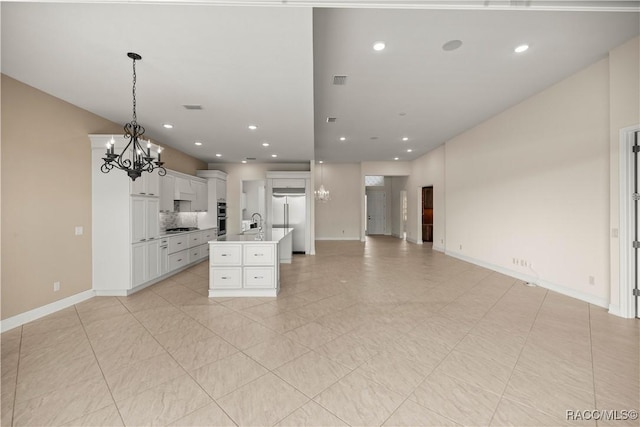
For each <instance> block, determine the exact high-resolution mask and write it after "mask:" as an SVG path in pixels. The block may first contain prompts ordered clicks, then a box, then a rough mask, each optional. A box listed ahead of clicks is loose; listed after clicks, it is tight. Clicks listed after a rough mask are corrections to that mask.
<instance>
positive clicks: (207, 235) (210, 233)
mask: <svg viewBox="0 0 640 427" xmlns="http://www.w3.org/2000/svg"><path fill="white" fill-rule="evenodd" d="M217 237H218V236H216V233H215V230H214V229H213V228H211V229H209V230H202V231H201V232H200V243H207V242H210V241H212V240H216V238H217Z"/></svg>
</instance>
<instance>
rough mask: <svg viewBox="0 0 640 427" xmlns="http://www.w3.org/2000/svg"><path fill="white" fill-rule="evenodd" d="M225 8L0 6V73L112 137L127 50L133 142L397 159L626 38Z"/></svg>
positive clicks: (556, 28) (296, 9)
mask: <svg viewBox="0 0 640 427" xmlns="http://www.w3.org/2000/svg"><path fill="white" fill-rule="evenodd" d="M231 3H232V2H222V1H214V0H212V1H208V2H207V1H204V2H199V3H198V4H180V2H172V3H167V4H157V3H151V2H149V3H147V2H144V1H141V2H136V3H134V4H132V3H125V4H123V3H115V2H114V3H97V2H95V3H94V2H83V3H6V2H4V3H2V4H1V8H2V72H3V73H4V74H7V75H9V76H11V77H13V78H16V79H18V80H20V81H22V82H24V83H26V84H29V85H31V86H34V87H36V88H38V89H41V90H43V91H45V92H47V93H50V94H51V95H54V96H56V97H59V98H61V99H63V100H65V101H68V102H70V103H72V104H75V105H77V106H79V107H82V108H84V109H87V110H89V111H92V112H94V113H96V114H98V115H100V116H103V117H105V118H107V119H110V120H112V121H115V122H118V123H123V124H124V123H125V122H127V121H129V120H130V119H131V84H132V63H131V60H130V59H129V58H128V57H127V56H126V53H127V52H131V51H133V52H137V53H139V54H140V55H142V60H141V61H139V62H138V63H137V65H136V68H137V79H138V82H137V112H138V122H140V123H141V124H142V125H143V126H145V128H146V129H147V136H149V137H150V138H152V139H154V140H156V141H158V142H160V143H165V144H168V145H171V146H173V147H175V148H178V149H180V150H182V151H184V152H186V153H188V154H190V155H192V156H195V157H197V158H200V159H202V160H204V161H206V162H240V161H241V160H244V159H246V158H250V159H255V160H249V161H250V162H251V161H256V162H268V161H278V162H288V161H308V160H312V159H316V160H325V161H330V162H357V161H378V160H392V159H395V158H397V159H399V160H411V159H414V158H416V157H419V156H421V155H422V154H424V153H425V152H427V151H428V150H430V149H433V148H435V147H437V146H438V145H441V144H443V143H444V142H446V141H447V140H448V139H450V138H451V137H453V136H455V135H456V134H459V133H461V132H463V131H465V130H466V129H469V128H470V127H473V126H474V125H476V124H478V123H480V122H482V121H484V120H486V119H487V118H489V117H491V116H493V115H495V114H496V113H499V112H500V111H503V110H505V109H506V108H508V107H510V106H512V105H514V104H516V103H518V102H520V101H522V100H524V99H526V98H527V97H529V96H531V95H533V94H535V93H537V92H539V91H540V90H542V89H544V88H546V87H548V86H550V85H553V84H554V83H556V82H558V81H560V80H562V79H563V78H565V77H567V76H569V75H570V74H572V73H574V72H576V71H578V70H580V69H581V68H584V67H585V66H587V65H589V64H591V63H593V62H595V61H597V60H599V59H601V58H604V57H606V55H607V52H608V51H609V50H610V49H611V48H613V47H615V46H618V45H619V44H621V43H623V42H624V41H626V40H628V39H630V38H632V37H634V36H636V35H638V33H639V31H640V21H639V19H640V18H639V17H640V15H639V13H638V10H640V9H639V8H638V7H639V6H638V3H639V2H584V1H583V2H541V1H538V2H536V1H515V2H514V1H509V2H505V1H475V2H474V1H466V2H443V1H440V2H437V1H407V2H358V1H350V2H349V1H346V2H338V1H336V2H332V3H331V4H330V6H334V7H326V6H327V2H317V1H316V2H312V1H288V2H276V1H251V2H249V1H246V2H243V1H241V2H233V4H235V5H234V6H230V4H231ZM391 6H393V7H391ZM454 40H459V41H461V42H462V43H461V45H460V46H459V47H458V48H457V49H454V50H446V49H443V46H444V45H445V44H446V43H447V42H450V41H454ZM375 42H384V44H385V48H384V49H383V50H380V51H376V50H374V49H373V44H374V43H375ZM457 44H459V43H457ZM521 44H527V45H529V49H528V50H527V51H526V52H523V53H516V52H514V48H515V47H517V46H519V45H521ZM454 45H455V44H454ZM334 76H346V79H342V81H340V82H339V83H344V84H334ZM185 105H188V106H193V105H197V106H201V109H196V110H193V109H187V108H185ZM329 117H331V118H334V119H335V121H331V122H330V123H329V122H328V121H327V119H328V118H329ZM164 124H171V125H173V128H172V129H166V128H164V127H163V125H164ZM250 125H255V126H257V128H256V129H254V130H251V129H249V128H248V126H250ZM195 142H200V143H201V145H195ZM264 144H268V146H264ZM409 150H411V151H409ZM217 155H219V156H217ZM273 155H275V156H277V157H272V156H273Z"/></svg>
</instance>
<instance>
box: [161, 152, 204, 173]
mask: <svg viewBox="0 0 640 427" xmlns="http://www.w3.org/2000/svg"><path fill="white" fill-rule="evenodd" d="M162 160H164V162H165V164H164V167H165V168H167V169H171V170H174V171H178V172H182V173H186V174H189V175H195V174H196V171H197V170H200V169H206V168H207V164H206V163H205V162H203V161H202V160H198V159H196V158H195V157H191V156H189V155H188V154H185V153H183V152H182V151H178V150H176V149H174V148H171V147H167V146H164V151H163V152H162Z"/></svg>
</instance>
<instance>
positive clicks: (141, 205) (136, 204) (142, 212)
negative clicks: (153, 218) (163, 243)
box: [131, 197, 147, 243]
mask: <svg viewBox="0 0 640 427" xmlns="http://www.w3.org/2000/svg"><path fill="white" fill-rule="evenodd" d="M146 210H147V209H146V200H145V198H144V197H132V198H131V243H138V242H144V241H145V240H146V239H147V229H146V227H147V221H146Z"/></svg>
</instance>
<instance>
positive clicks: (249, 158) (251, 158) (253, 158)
mask: <svg viewBox="0 0 640 427" xmlns="http://www.w3.org/2000/svg"><path fill="white" fill-rule="evenodd" d="M255 159H256V158H255V157H247V158H246V160H255Z"/></svg>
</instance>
